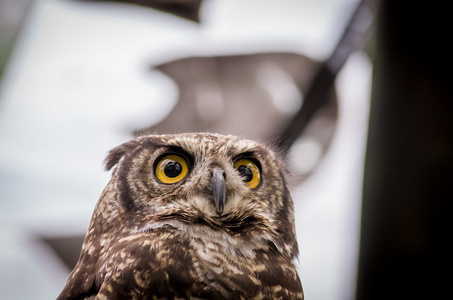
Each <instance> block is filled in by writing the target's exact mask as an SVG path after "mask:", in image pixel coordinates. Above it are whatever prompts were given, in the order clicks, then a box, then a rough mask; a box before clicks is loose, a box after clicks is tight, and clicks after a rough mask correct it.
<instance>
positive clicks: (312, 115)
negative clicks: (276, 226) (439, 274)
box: [0, 0, 453, 300]
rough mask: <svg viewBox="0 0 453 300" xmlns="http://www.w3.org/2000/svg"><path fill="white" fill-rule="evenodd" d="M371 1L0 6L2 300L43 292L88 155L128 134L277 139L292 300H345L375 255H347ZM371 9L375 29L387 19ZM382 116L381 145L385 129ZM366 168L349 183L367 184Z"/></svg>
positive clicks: (96, 156) (79, 209)
mask: <svg viewBox="0 0 453 300" xmlns="http://www.w3.org/2000/svg"><path fill="white" fill-rule="evenodd" d="M383 2H385V1H383ZM378 3H379V2H378V1H359V0H323V1H319V0H318V1H314V0H299V1H296V0H285V1H276V0H260V1H258V0H242V1H231V0H230V1H228V0H203V1H202V0H191V1H177V0H172V1H160V0H149V1H146V0H143V1H138V0H137V1H90V0H20V1H19V0H16V1H14V0H0V239H1V241H2V242H1V243H2V247H0V290H1V291H2V299H54V298H56V297H57V296H58V294H59V292H60V291H61V290H62V288H63V286H64V284H65V282H66V280H67V277H68V275H69V272H70V271H71V269H72V267H73V266H74V264H75V262H76V261H77V259H78V254H79V251H80V248H81V243H82V240H83V236H84V234H85V231H86V229H87V228H88V225H89V221H90V218H91V214H92V212H93V209H94V206H95V204H96V202H97V200H98V198H99V196H100V194H101V192H102V190H103V188H104V187H105V185H106V184H107V182H108V180H109V178H110V173H109V172H105V171H103V160H104V158H105V156H106V153H107V152H108V151H109V150H110V149H111V148H113V147H115V146H117V145H119V144H121V143H123V142H125V141H127V140H130V139H132V138H133V137H134V136H136V135H139V134H145V133H172V132H186V131H211V132H219V133H225V134H235V135H239V136H243V137H247V138H253V139H259V140H263V141H269V142H272V143H277V144H279V145H280V146H281V147H282V148H283V150H284V151H285V153H287V157H286V158H287V165H288V168H289V170H290V172H291V175H290V178H289V180H290V183H291V186H292V191H293V198H294V201H295V210H296V226H297V228H296V230H297V237H298V242H299V247H300V257H299V261H298V268H299V274H300V277H301V280H302V284H303V286H304V291H305V295H306V298H307V299H315V300H318V299H319V300H323V299H325V300H329V299H344V300H347V299H354V297H355V295H356V290H357V283H356V282H357V274H358V270H359V271H360V272H363V273H360V274H365V275H366V274H367V272H368V270H369V269H373V270H374V269H376V268H375V266H372V267H367V265H366V262H367V261H379V260H373V259H371V260H370V259H368V258H367V256H366V255H367V254H368V253H371V252H372V251H373V249H377V248H378V247H375V246H372V247H370V246H369V245H373V243H370V242H369V241H367V240H366V239H365V240H366V241H367V242H366V245H363V244H362V245H360V247H359V244H360V242H359V241H360V240H361V241H362V242H363V240H364V239H363V236H364V235H365V236H370V234H368V233H369V231H366V232H365V233H364V230H369V228H370V227H369V226H368V227H367V225H366V224H362V226H361V225H360V224H361V207H362V202H361V201H362V183H363V182H364V162H365V160H367V162H368V161H372V162H376V161H380V162H383V165H385V162H386V161H385V159H382V157H381V156H380V155H379V153H380V152H379V149H377V150H376V151H374V150H373V149H372V150H373V151H371V153H373V155H375V156H376V157H371V158H370V157H369V154H368V153H370V150H368V152H367V158H366V159H365V148H366V143H367V132H368V130H369V127H368V124H369V122H368V120H369V117H368V116H369V110H370V99H371V97H372V96H373V97H375V95H376V94H378V96H379V93H378V92H375V91H374V90H373V91H372V89H371V81H372V76H371V73H372V69H373V63H372V62H375V61H376V60H377V61H378V62H379V61H380V62H384V63H383V65H386V66H389V65H392V63H393V62H394V61H392V60H391V59H387V60H386V61H385V59H382V58H381V60H379V56H377V58H376V57H375V52H376V51H375V49H376V40H377V41H378V46H379V45H380V44H379V41H380V39H379V38H377V39H376V36H378V37H379V36H384V37H386V36H387V35H386V34H381V35H377V34H376V31H375V25H374V24H375V22H374V21H375V19H376V14H377V7H378V6H379V5H378ZM384 7H385V6H384ZM421 10H422V9H421V8H420V7H419V10H417V12H418V13H419V12H421ZM382 11H384V13H382V15H383V16H384V17H381V20H382V19H384V20H385V21H384V22H382V23H384V24H387V20H390V21H391V20H394V19H398V15H396V14H395V15H392V14H388V13H387V12H388V11H390V12H392V11H395V10H394V9H388V10H385V9H382ZM396 11H398V10H396ZM387 17H388V18H389V19H386V18H387ZM392 17H393V19H392ZM413 19H415V17H413ZM394 25H395V24H394ZM397 25H398V24H396V25H395V26H397ZM384 27H385V26H384ZM394 28H397V27H392V29H391V30H390V31H392V30H393V29H394ZM385 30H387V29H385V28H384V29H383V30H382V31H379V30H378V33H379V32H381V33H382V32H385V33H387V32H386V31H385ZM396 32H397V33H398V31H396ZM401 34H404V32H403V33H401ZM395 36H398V35H397V34H396V35H395ZM381 40H383V39H381ZM383 44H384V46H385V43H383ZM390 48H391V47H390ZM378 49H379V47H378ZM381 49H383V48H381ZM384 50H385V49H384ZM406 50H407V49H406ZM406 50H404V51H406ZM404 51H403V52H404ZM383 53H389V52H385V51H383ZM404 53H405V52H404ZM390 56H391V55H390ZM383 57H384V55H383ZM387 58H388V56H387ZM396 61H398V60H396ZM385 63H387V64H385ZM405 68H406V66H404V68H403V69H405ZM383 69H384V68H382V70H383ZM374 71H375V72H377V71H376V70H374ZM412 71H413V70H412ZM386 72H388V69H385V70H384V71H382V72H381V73H378V75H380V77H379V76H377V78H381V79H382V78H384V77H385V76H384V75H385V74H387V73H386ZM383 74H384V75H383ZM404 75H405V74H401V77H404ZM374 78H376V76H375V77H374ZM395 78H397V77H395ZM395 78H393V79H395ZM382 82H385V80H383V81H379V82H378V84H377V86H378V87H380V88H381V89H379V91H382V88H385V84H382ZM420 82H424V81H423V80H421V81H420ZM375 86H376V82H373V88H374V87H375ZM434 88H435V87H434ZM434 88H433V89H434ZM427 91H429V88H428V89H427ZM442 95H443V96H442V97H444V94H442ZM446 95H447V96H448V97H449V95H450V94H448V93H447V94H446ZM442 97H440V98H439V99H444V98H442ZM448 97H447V98H448ZM388 99H389V101H390V100H391V99H392V97H391V95H390V97H388ZM392 103H393V102H392ZM412 107H413V106H412ZM444 108H445V107H444ZM440 110H442V111H447V112H448V110H445V109H443V108H440ZM400 111H403V112H405V113H406V110H404V108H402V109H401V110H400ZM408 113H409V114H410V113H411V112H410V111H409V112H408ZM417 113H419V112H417ZM394 115H395V113H393V114H390V116H394ZM381 116H382V115H381V114H378V117H381ZM397 119H398V120H399V118H397ZM384 120H385V122H387V121H388V124H389V125H388V127H389V128H388V129H389V131H384V132H385V133H387V132H390V135H389V136H391V132H393V130H392V125H394V123H392V122H391V121H392V120H391V117H387V116H384ZM417 120H418V119H417V118H416V117H414V120H413V121H414V122H417ZM381 121H382V120H379V119H376V121H375V123H374V124H378V125H376V126H378V127H379V126H380V125H379V124H382V122H381ZM372 124H373V123H372ZM449 124H450V125H451V122H450V123H449ZM443 125H445V124H443ZM443 125H442V126H443ZM447 125H448V124H447ZM396 126H398V125H396ZM407 128H408V130H410V129H411V128H412V127H410V126H408V127H407ZM442 128H444V127H442ZM446 128H452V127H448V126H447V127H446ZM372 129H373V128H370V130H372ZM378 131H379V130H378ZM372 133H373V132H370V137H371V136H375V135H372ZM402 135H403V136H404V132H402ZM447 135H448V134H447ZM379 136H380V137H382V136H385V134H384V135H379ZM393 139H396V140H398V137H396V138H395V136H393ZM377 140H379V139H377ZM440 140H444V139H442V135H441V138H440ZM376 143H377V144H378V145H380V144H381V143H379V141H378V142H376ZM376 143H375V144H376ZM450 145H451V144H448V145H447V144H445V145H443V144H442V145H440V146H439V147H440V148H442V149H448V147H450ZM384 148H385V147H384ZM385 149H387V148H385ZM450 149H451V148H450ZM398 150H401V149H398ZM389 151H390V152H389V153H394V152H391V150H389ZM440 152H442V153H444V152H448V151H440ZM448 153H449V152H448ZM400 154H401V153H400ZM433 155H438V153H437V152H436V153H435V154H433ZM447 157H449V156H448V155H447ZM399 158H400V157H399V156H397V157H395V160H398V159H399ZM446 159H447V160H448V159H449V158H446ZM449 161H451V160H449ZM388 163H389V164H388V165H391V166H394V165H395V164H394V161H393V160H392V161H388ZM371 165H372V166H371V167H370V168H368V167H367V169H366V170H367V172H368V170H370V173H371V174H372V176H371V178H372V179H370V180H369V181H367V176H365V185H367V182H369V183H368V185H369V186H373V187H374V185H373V182H374V181H372V180H374V179H376V178H378V177H379V176H378V175H379V174H378V175H376V174H377V173H376V172H374V171H375V169H373V166H375V165H376V164H374V165H373V164H371ZM377 165H379V163H378V164H377ZM441 165H443V164H441ZM447 165H448V164H447ZM367 166H368V164H367ZM379 166H380V165H379ZM401 168H402V169H404V166H402V167H401ZM381 169H383V167H381ZM380 174H381V175H382V174H383V175H382V177H386V175H388V174H389V172H388V171H383V172H382V173H380ZM449 174H450V175H451V173H449ZM400 175H401V174H400ZM450 175H448V176H450ZM395 176H396V175H395ZM402 176H403V177H398V178H404V172H403V173H402ZM448 176H447V178H446V179H445V184H444V185H445V186H450V183H452V182H453V181H451V176H450V177H448ZM444 178H445V177H444ZM412 182H413V183H414V182H416V180H415V181H412ZM382 185H385V183H382ZM377 186H379V185H377ZM365 187H366V186H365ZM412 191H413V190H412ZM368 194H369V193H368ZM372 194H373V195H378V194H379V192H377V193H375V191H374V190H373V192H372ZM444 194H445V193H444ZM444 194H443V195H444ZM446 195H447V196H445V197H446V198H447V199H450V198H451V197H450V196H451V195H453V194H448V193H447V194H446ZM376 197H377V196H376ZM367 199H368V198H367V190H365V191H364V201H365V202H364V207H363V209H364V213H366V214H367V215H369V214H370V211H371V214H372V216H371V217H370V218H369V219H367V220H373V222H374V223H372V224H376V222H375V220H381V219H382V218H380V216H382V215H378V216H375V215H373V211H378V212H382V211H381V210H379V209H377V210H376V209H375V208H376V207H375V206H373V207H372V208H371V209H370V210H366V211H365V209H367V207H369V206H366V205H365V204H366V203H368V202H366V201H367ZM388 199H391V197H390V198H388ZM372 201H374V200H373V199H372V200H371V202H372ZM378 202H379V201H378ZM372 203H374V202H372ZM442 203H443V202H442ZM419 215H420V214H419V211H417V212H416V213H415V216H419ZM373 217H375V218H373ZM394 217H395V219H399V216H398V215H395V216H394ZM383 219H385V220H389V219H391V217H388V218H387V217H386V218H383ZM364 221H366V220H364ZM414 222H415V223H417V222H416V220H415V219H414ZM372 227H373V226H371V228H372ZM361 228H362V239H360V238H359V237H360V235H361ZM408 228H409V229H408V230H409V231H410V230H412V228H413V227H410V226H409V227H408ZM371 231H372V230H371ZM378 231H379V230H378ZM379 232H382V231H379ZM371 235H372V236H374V233H373V234H371ZM384 235H385V234H384ZM427 235H428V236H432V235H431V234H430V233H429V232H428V233H427ZM378 241H379V240H376V241H375V242H376V243H378ZM398 241H399V243H400V244H401V242H400V239H398ZM409 244H410V243H409ZM367 247H368V248H367ZM410 247H412V246H410ZM359 248H360V249H361V251H362V250H363V249H365V250H366V251H367V252H366V253H365V256H364V254H363V253H360V255H359ZM370 248H371V250H369V249H370ZM385 249H387V248H385ZM411 249H413V248H411ZM370 255H371V257H373V258H376V256H373V255H375V254H373V253H371V254H370ZM359 257H360V261H361V264H360V268H359V264H358V262H359ZM415 257H416V256H415ZM363 258H365V267H362V266H363V265H362V259H363ZM390 269H391V268H390ZM386 271H388V270H386ZM384 273H385V272H384ZM365 275H364V278H366V276H365ZM400 275H401V276H404V274H399V275H398V276H400ZM370 276H371V277H370V278H373V276H372V275H370ZM374 278H376V277H374ZM395 280H396V281H397V280H398V279H395ZM364 282H365V281H359V283H360V286H366V284H365V283H364ZM376 282H377V283H379V281H378V280H376ZM400 282H401V281H400ZM369 290H370V291H374V290H375V289H374V288H370V289H369ZM384 290H386V289H384ZM358 295H359V297H363V299H371V298H370V297H366V296H363V295H364V294H363V293H362V292H360V293H359V294H358ZM365 295H366V293H365ZM381 299H382V298H381Z"/></svg>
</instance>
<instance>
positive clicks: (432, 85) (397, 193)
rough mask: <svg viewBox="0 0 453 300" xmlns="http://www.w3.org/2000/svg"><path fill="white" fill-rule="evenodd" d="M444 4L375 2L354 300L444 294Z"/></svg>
mask: <svg viewBox="0 0 453 300" xmlns="http://www.w3.org/2000/svg"><path fill="white" fill-rule="evenodd" d="M446 3H447V2H445V3H444V2H443V3H436V4H434V3H431V2H426V1H415V2H413V1H412V2H410V5H409V3H408V2H402V1H392V0H383V1H381V7H380V13H379V17H378V35H377V46H376V47H377V48H376V59H375V61H374V78H373V90H372V101H371V115H370V127H369V137H368V145H367V154H366V164H365V177H364V191H363V207H362V227H361V241H360V256H359V269H358V282H357V297H356V299H358V300H362V299H363V300H365V299H366V300H373V299H444V298H445V297H449V296H447V295H449V294H451V291H450V290H451V288H450V287H451V275H448V274H450V273H449V271H450V269H449V268H450V266H451V261H452V253H453V251H452V246H451V245H452V243H451V236H452V234H451V228H452V227H451V218H452V215H453V88H452V84H451V77H452V76H451V72H452V69H451V46H450V45H449V44H451V43H450V42H449V38H448V37H449V36H451V21H450V20H451V10H449V9H448V7H447V4H446Z"/></svg>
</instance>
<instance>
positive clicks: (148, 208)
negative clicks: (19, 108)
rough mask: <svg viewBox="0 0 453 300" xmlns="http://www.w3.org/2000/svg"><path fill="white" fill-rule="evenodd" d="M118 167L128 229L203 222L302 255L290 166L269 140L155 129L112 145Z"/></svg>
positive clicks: (116, 184)
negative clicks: (157, 132) (289, 181)
mask: <svg viewBox="0 0 453 300" xmlns="http://www.w3.org/2000/svg"><path fill="white" fill-rule="evenodd" d="M114 166H116V167H115V170H114V172H113V177H112V182H111V183H110V184H111V185H112V184H113V187H111V188H112V189H114V190H115V195H116V196H115V197H113V199H109V200H108V201H112V202H114V203H111V204H112V205H113V206H115V207H117V208H118V209H117V210H116V212H115V215H116V217H118V216H120V219H121V225H120V226H121V227H123V229H124V230H130V231H132V232H135V233H137V232H144V231H147V230H152V229H153V228H156V227H160V226H174V227H178V228H181V230H187V231H188V232H190V230H191V228H204V232H206V234H209V232H211V233H212V232H217V233H222V234H223V235H228V236H229V237H231V238H232V239H233V240H237V241H241V240H242V241H244V240H246V241H252V240H255V241H256V240H257V239H258V240H260V241H262V242H265V243H268V245H270V246H271V247H272V248H274V249H275V250H276V251H279V252H281V253H282V254H283V255H285V256H287V257H295V256H296V255H297V251H298V250H297V243H296V238H295V230H294V216H293V202H292V199H291V196H290V193H289V190H288V186H287V184H286V181H285V172H286V171H285V168H284V165H283V163H282V161H281V160H280V159H279V157H278V155H277V152H275V151H273V150H272V149H270V148H269V147H268V146H266V145H264V144H261V143H258V142H255V141H250V140H246V139H240V138H237V137H234V136H225V135H218V134H208V133H192V134H187V133H186V134H174V135H149V136H143V137H139V138H137V139H135V140H132V141H130V142H126V143H124V144H122V145H120V146H118V147H116V148H114V149H113V150H111V151H110V153H109V155H108V157H107V159H106V169H108V170H109V169H111V168H113V167H114ZM106 201H107V200H106ZM105 218H106V220H104V222H103V224H108V220H107V218H111V216H109V217H107V216H106V217H105Z"/></svg>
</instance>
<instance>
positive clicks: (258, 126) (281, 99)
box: [136, 53, 337, 177]
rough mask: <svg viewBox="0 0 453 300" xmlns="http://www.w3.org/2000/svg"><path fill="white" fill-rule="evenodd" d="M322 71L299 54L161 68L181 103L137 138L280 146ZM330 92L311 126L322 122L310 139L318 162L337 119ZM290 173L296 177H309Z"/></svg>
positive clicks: (309, 133) (195, 60) (207, 60)
mask: <svg viewBox="0 0 453 300" xmlns="http://www.w3.org/2000/svg"><path fill="white" fill-rule="evenodd" d="M319 65H320V64H319V63H317V62H314V61H313V60H311V59H309V58H307V57H306V56H303V55H300V54H295V53H258V54H250V55H233V56H218V57H191V58H184V59H180V60H176V61H172V62H169V63H165V64H162V65H159V66H156V67H155V69H157V70H159V71H161V72H163V73H164V74H166V75H168V76H169V77H170V78H172V79H173V80H174V81H175V82H176V84H177V85H178V88H179V101H178V103H177V104H176V106H175V108H174V109H173V111H172V112H171V113H170V114H169V116H168V117H166V118H165V119H164V120H163V121H162V122H160V123H159V124H157V125H155V126H152V127H150V128H147V129H144V130H140V131H137V132H136V135H141V134H146V133H155V132H157V133H174V132H182V131H191V132H199V131H210V132H217V133H222V134H233V135H237V136H242V137H246V138H251V139H259V140H265V141H271V142H275V141H276V140H278V138H279V136H280V135H281V133H282V131H283V130H284V129H285V128H287V127H288V124H289V122H290V120H291V119H292V118H293V117H294V115H295V114H296V113H297V112H298V111H299V110H300V108H301V107H304V105H305V99H304V91H306V90H308V89H309V85H310V82H312V76H313V74H314V73H315V72H316V70H318V68H319ZM325 88H326V91H325V93H324V95H325V97H326V99H325V101H324V102H323V104H324V105H323V106H322V107H317V109H316V110H314V111H313V112H312V113H313V115H315V117H314V118H313V119H312V121H313V122H314V123H316V121H317V120H319V121H320V122H318V123H317V126H313V127H312V128H311V129H310V130H309V131H307V132H306V136H305V137H310V141H312V142H316V143H317V144H318V148H319V149H320V152H322V153H321V154H320V155H319V156H322V154H323V153H324V152H325V150H326V149H327V147H328V145H329V143H330V141H331V138H332V136H333V132H334V129H335V126H336V117H337V103H336V102H337V99H336V94H335V90H334V86H333V85H330V86H326V87H325ZM313 122H312V123H313ZM302 159H304V157H301V158H300V160H302ZM307 159H308V158H307ZM289 168H291V166H289ZM291 171H292V173H293V175H294V176H296V177H297V176H299V175H306V174H305V173H306V172H307V171H306V170H304V171H303V173H304V174H300V173H302V171H301V172H299V171H298V170H291Z"/></svg>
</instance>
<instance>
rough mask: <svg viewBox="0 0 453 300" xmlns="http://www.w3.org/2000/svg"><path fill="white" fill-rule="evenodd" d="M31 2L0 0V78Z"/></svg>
mask: <svg viewBox="0 0 453 300" xmlns="http://www.w3.org/2000/svg"><path fill="white" fill-rule="evenodd" d="M32 3H33V1H32V0H0V79H1V78H2V77H3V73H4V72H5V69H6V66H7V63H8V60H9V57H10V55H11V53H12V51H13V48H14V44H15V42H16V39H17V37H18V36H19V33H20V30H21V29H22V25H23V23H24V21H25V20H26V16H27V13H28V11H29V9H30V7H31V4H32Z"/></svg>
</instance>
